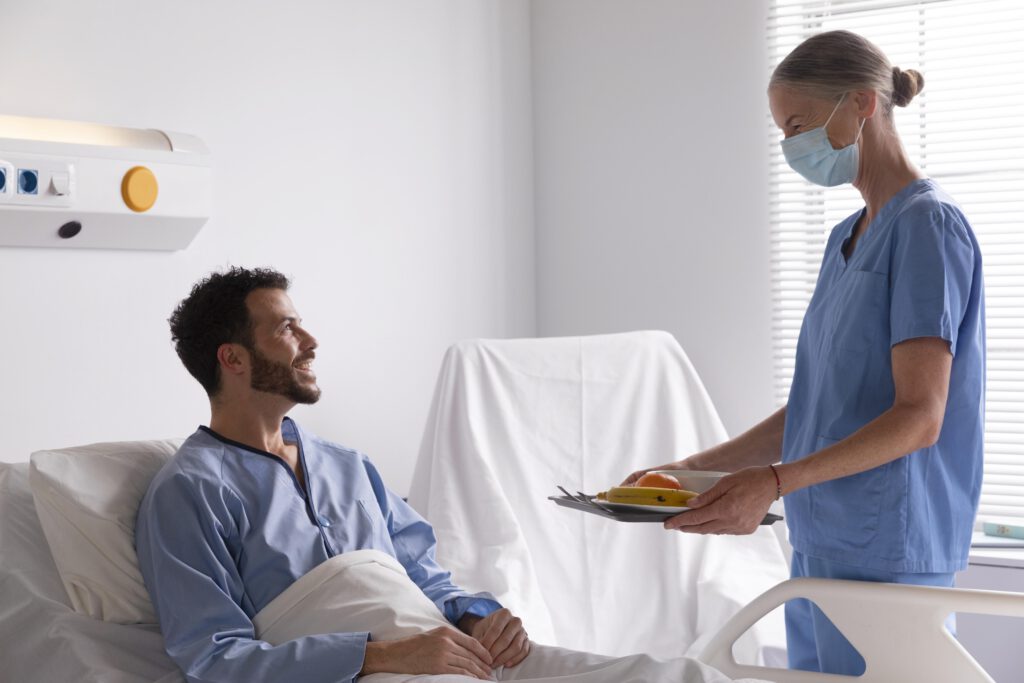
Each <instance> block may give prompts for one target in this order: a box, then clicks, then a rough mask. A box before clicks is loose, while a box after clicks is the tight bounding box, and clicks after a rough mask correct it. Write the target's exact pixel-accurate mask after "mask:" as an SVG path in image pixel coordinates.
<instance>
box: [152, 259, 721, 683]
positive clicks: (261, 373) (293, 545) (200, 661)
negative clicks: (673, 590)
mask: <svg viewBox="0 0 1024 683" xmlns="http://www.w3.org/2000/svg"><path fill="white" fill-rule="evenodd" d="M288 284H289V283H288V280H287V279H286V278H285V277H284V276H282V275H280V274H279V273H276V272H274V271H268V270H255V271H251V270H246V269H237V268H236V269H232V270H230V271H228V272H226V273H221V274H214V275H211V276H210V277H209V278H207V279H206V280H203V281H202V282H200V283H199V284H197V285H196V287H195V288H193V290H192V293H191V294H190V296H189V297H188V298H187V299H185V300H184V301H183V302H182V303H181V304H180V305H179V307H178V308H177V309H176V310H175V312H174V314H173V316H172V318H171V328H172V334H173V337H174V339H175V342H176V349H177V351H178V355H179V357H180V358H181V359H182V362H183V363H184V364H185V366H186V368H187V369H188V370H189V372H190V373H191V374H192V375H193V376H194V377H196V379H197V380H199V382H200V383H201V384H202V385H203V387H204V388H205V389H206V391H207V393H208V394H209V395H210V401H211V409H212V419H211V422H210V427H209V428H206V427H201V428H200V429H199V430H198V431H197V432H196V433H195V434H193V435H192V436H191V437H189V438H188V439H187V440H186V441H185V443H184V444H183V445H182V447H181V448H180V450H179V451H178V452H177V454H176V455H175V457H174V458H173V459H172V460H171V461H170V462H168V463H167V464H166V465H165V466H164V467H163V468H162V469H161V470H160V472H159V473H158V474H157V476H156V477H155V478H154V479H153V482H152V484H151V485H150V488H149V491H148V493H147V494H146V496H145V498H144V499H143V502H142V505H141V507H140V509H139V514H138V519H137V525H136V544H137V552H138V559H139V566H140V569H141V571H142V575H143V578H144V580H145V583H146V587H147V588H148V590H149V592H150V595H151V597H152V599H153V604H154V607H155V610H156V613H157V616H158V619H159V622H160V625H161V630H162V632H163V635H164V639H165V644H166V648H167V651H168V653H169V654H170V656H171V657H172V658H173V659H174V660H175V661H176V662H177V664H178V665H179V666H180V667H181V669H182V670H183V671H184V672H185V675H186V677H187V678H188V679H189V680H191V681H250V680H302V681H350V680H355V679H356V678H357V677H359V678H360V680H368V681H370V680H373V681H404V680H408V679H409V678H410V677H411V676H419V675H423V674H432V675H436V677H435V676H430V677H428V678H427V680H436V681H453V682H454V681H460V680H469V679H473V678H475V679H484V680H546V679H549V678H554V677H559V680H560V681H564V682H565V683H570V682H578V683H584V682H592V683H600V682H604V681H616V682H625V681H636V682H637V683H640V682H646V683H652V682H656V681H674V682H680V681H694V682H702V681H703V682H708V683H711V682H718V681H727V680H729V679H728V678H726V677H725V676H724V675H722V674H720V673H718V672H716V671H715V670H713V669H711V668H710V667H708V666H706V665H703V664H700V663H698V662H696V661H695V660H691V659H687V658H679V659H673V660H670V661H659V660H657V659H654V658H652V657H649V656H647V655H634V656H630V657H623V658H610V657H605V656H599V655H594V654H587V653H580V652H574V651H570V650H564V649H559V648H551V647H544V646H540V645H531V643H530V641H529V639H528V636H527V633H526V631H525V629H524V628H523V625H522V624H521V622H520V620H519V619H517V618H516V617H514V616H513V615H512V614H511V613H510V612H509V610H507V609H504V608H502V607H501V605H500V604H498V603H497V602H496V601H495V600H494V599H493V598H492V597H491V596H490V595H489V594H486V593H476V594H468V593H466V592H465V591H462V590H460V589H459V588H458V587H457V586H455V585H453V583H452V582H451V580H450V575H449V573H448V572H446V571H444V570H443V569H442V568H441V567H440V566H439V565H438V564H437V562H436V560H435V538H434V534H433V531H432V529H431V527H430V525H429V524H428V523H427V522H426V521H425V520H424V519H423V518H421V517H420V516H419V515H418V514H417V513H416V512H415V511H413V510H412V508H410V507H409V506H408V505H407V504H406V503H405V502H404V501H403V500H402V499H401V498H399V497H397V496H396V495H395V494H393V493H392V492H390V491H389V490H388V489H387V488H386V487H385V486H384V483H383V482H382V480H381V478H380V476H379V474H378V473H377V471H376V469H375V468H374V467H373V465H372V464H371V463H370V461H369V460H368V459H367V458H366V457H365V456H363V455H361V454H359V453H357V452H355V451H351V450H349V449H346V448H343V447H340V446H337V445H335V444H332V443H329V442H327V441H324V440H322V439H319V438H318V437H316V436H314V435H312V434H309V433H306V432H304V431H303V430H302V429H301V428H300V427H299V426H298V425H297V424H296V423H295V422H294V421H292V420H291V419H289V418H287V417H285V415H286V414H287V413H288V411H289V410H291V408H292V407H294V406H295V404H297V403H313V402H315V401H316V400H317V399H318V398H319V395H320V389H319V387H318V386H317V383H316V377H315V375H314V373H313V371H312V368H311V365H312V361H313V358H314V356H315V351H314V350H315V349H316V347H317V343H316V340H315V339H314V338H313V337H312V336H311V335H310V334H309V333H308V332H307V331H306V330H305V329H304V328H303V327H302V326H301V321H300V319H299V318H298V315H297V314H296V312H295V310H294V308H293V307H292V304H291V301H290V299H289V298H288V296H287V294H286V290H287V288H288ZM456 627H457V628H456ZM467 677H468V678H467ZM417 680H422V679H421V678H417Z"/></svg>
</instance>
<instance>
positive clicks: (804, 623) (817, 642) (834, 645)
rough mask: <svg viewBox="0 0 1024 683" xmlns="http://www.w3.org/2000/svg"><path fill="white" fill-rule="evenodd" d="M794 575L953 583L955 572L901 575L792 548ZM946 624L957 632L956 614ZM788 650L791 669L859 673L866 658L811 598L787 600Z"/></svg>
mask: <svg viewBox="0 0 1024 683" xmlns="http://www.w3.org/2000/svg"><path fill="white" fill-rule="evenodd" d="M791 573H792V576H793V578H798V577H803V576H813V577H817V578H822V579H853V580H856V581H877V582H882V583H904V584H912V585H917V586H942V587H946V588H950V587H952V586H953V577H954V574H952V573H950V574H917V573H913V574H901V573H897V572H886V571H880V570H877V569H864V568H863V567H854V566H853V565H848V564H840V563H838V562H830V561H828V560H820V559H818V558H816V557H808V556H806V555H804V554H802V553H798V552H796V551H795V550H794V551H793V566H792V572H791ZM946 626H947V627H948V628H949V630H950V631H951V632H954V633H955V621H954V615H950V618H949V620H948V621H947V622H946ZM786 649H787V650H788V653H789V668H790V669H802V670H804V671H817V672H820V673H831V674H846V675H849V676H860V675H861V674H863V673H864V658H863V657H861V656H860V653H859V652H857V650H855V649H854V647H853V646H852V645H850V643H849V641H848V640H846V638H845V637H844V636H843V634H842V633H840V632H839V630H838V629H837V628H836V627H835V626H833V625H832V622H831V621H829V618H828V617H826V616H825V614H824V613H823V612H822V611H821V610H820V609H818V607H817V606H816V605H815V604H814V603H812V602H811V601H810V600H805V599H799V600H790V601H789V602H787V603H786Z"/></svg>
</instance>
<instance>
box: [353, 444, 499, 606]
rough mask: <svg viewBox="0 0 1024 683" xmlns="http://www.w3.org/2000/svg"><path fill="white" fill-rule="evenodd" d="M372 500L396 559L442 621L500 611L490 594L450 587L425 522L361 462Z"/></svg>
mask: <svg viewBox="0 0 1024 683" xmlns="http://www.w3.org/2000/svg"><path fill="white" fill-rule="evenodd" d="M363 464H364V466H365V468H366V473H367V475H368V476H369V478H370V483H371V484H372V486H373V492H374V496H375V497H376V499H377V504H378V505H380V509H381V514H383V515H384V519H385V520H386V522H387V525H388V532H389V533H390V535H391V543H392V545H394V547H395V555H396V557H397V559H398V561H399V562H400V563H401V564H402V566H403V567H404V568H405V571H406V573H407V574H408V575H409V578H411V579H412V580H413V581H414V582H415V583H416V585H417V586H419V587H420V590H422V591H423V593H424V594H425V595H426V596H427V597H428V598H430V599H431V600H432V601H433V602H434V604H435V605H437V608H438V609H439V610H441V613H442V614H444V616H445V618H446V619H448V621H450V622H451V623H452V624H456V625H460V624H461V622H462V619H463V617H464V616H466V615H467V614H469V615H475V616H478V617H486V616H488V615H490V614H491V613H493V612H496V611H497V610H499V609H501V604H500V603H498V601H497V600H495V599H494V596H492V595H490V594H489V593H475V594H471V593H467V592H466V591H464V590H462V589H461V588H459V587H458V586H456V585H455V584H453V583H452V581H451V573H450V572H448V571H445V570H444V569H443V568H442V567H441V566H440V565H439V564H438V563H437V555H436V548H437V537H436V536H434V529H433V527H431V526H430V523H429V522H427V520H425V519H423V517H421V516H420V515H419V513H417V512H416V511H415V510H413V509H412V507H411V506H410V505H409V504H408V503H406V502H405V501H404V500H402V499H401V498H400V497H399V496H397V495H395V494H394V493H393V492H392V491H390V490H389V489H388V488H387V487H386V486H384V482H383V480H382V479H381V476H380V474H379V473H378V472H377V469H376V468H375V467H374V466H373V463H371V462H370V461H369V460H368V459H367V460H364V461H363Z"/></svg>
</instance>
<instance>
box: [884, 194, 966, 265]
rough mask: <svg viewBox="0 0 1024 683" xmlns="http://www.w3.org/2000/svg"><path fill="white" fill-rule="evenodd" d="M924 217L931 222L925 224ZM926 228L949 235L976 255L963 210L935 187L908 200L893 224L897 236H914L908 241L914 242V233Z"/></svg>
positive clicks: (927, 221)
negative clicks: (912, 239)
mask: <svg viewBox="0 0 1024 683" xmlns="http://www.w3.org/2000/svg"><path fill="white" fill-rule="evenodd" d="M923 216H927V217H928V218H927V220H922V217H923ZM922 226H927V227H930V228H932V229H934V230H935V231H936V232H937V233H942V232H949V233H951V234H952V235H954V236H955V237H956V238H957V239H958V240H959V241H960V242H961V243H962V244H963V246H965V247H967V248H968V249H970V250H972V251H973V249H974V244H973V240H971V238H970V235H969V232H970V230H971V228H970V223H968V221H967V217H966V216H965V215H964V213H963V210H962V209H961V208H960V205H959V204H957V203H956V202H955V201H954V200H953V199H952V198H950V197H949V195H947V194H946V193H945V192H944V191H942V190H941V189H939V188H936V187H931V188H929V189H928V190H927V191H924V192H919V193H917V194H915V195H914V196H912V197H910V198H908V199H907V201H906V203H904V205H903V206H902V207H901V208H900V211H899V212H898V213H897V214H896V216H895V218H894V220H893V232H894V233H895V234H896V235H897V236H900V235H901V233H910V234H908V235H907V237H910V238H913V236H914V235H913V231H916V230H920V229H921V227H922Z"/></svg>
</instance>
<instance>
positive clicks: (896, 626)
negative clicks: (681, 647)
mask: <svg viewBox="0 0 1024 683" xmlns="http://www.w3.org/2000/svg"><path fill="white" fill-rule="evenodd" d="M796 598H807V599H809V600H812V601H813V602H814V603H815V604H817V606H818V607H820V608H821V610H822V611H823V612H824V613H825V614H826V615H827V616H828V618H829V619H831V620H832V622H833V623H834V624H835V625H836V627H837V628H838V629H839V630H840V631H841V632H842V633H843V635H845V636H846V638H847V639H848V640H849V641H850V643H851V644H852V645H853V646H854V647H855V648H857V650H858V651H859V652H860V653H861V655H862V656H863V657H864V661H865V662H866V664H867V668H866V670H865V672H864V674H863V675H862V676H859V677H855V676H841V675H836V674H821V673H811V672H808V671H792V670H787V669H775V668H768V667H763V666H749V665H744V664H739V663H737V662H736V660H735V658H734V657H733V654H732V646H733V643H735V642H736V640H737V639H738V638H739V637H740V636H742V635H743V633H744V632H745V631H746V630H747V629H748V628H750V626H751V625H752V624H754V623H756V622H757V621H758V620H759V619H761V618H762V617H763V616H765V615H766V614H768V613H769V612H771V611H772V610H773V609H775V608H777V607H779V606H780V605H782V604H784V603H786V602H787V601H789V600H793V599H796ZM951 612H967V613H976V614H993V615H1000V616H1016V617H1024V594H1020V593H1004V592H999V591H983V590H968V589H963V588H933V587H929V586H906V585H898V584H892V583H868V582H864V581H839V580H833V579H813V578H801V579H790V580H789V581H784V582H782V583H780V584H779V585H777V586H775V587H774V588H772V589H770V590H768V591H766V592H765V593H763V594H762V595H760V596H759V597H757V598H756V599H755V600H754V601H753V602H751V603H750V604H748V605H747V606H745V607H744V608H742V609H741V610H740V611H739V612H737V613H736V614H735V615H734V616H733V617H732V619H730V620H729V621H728V622H726V624H725V625H724V626H723V627H722V628H721V629H720V630H719V632H718V633H717V634H716V635H715V636H714V637H713V638H712V640H711V641H710V642H709V643H708V645H707V647H705V649H704V651H703V652H702V653H701V655H700V657H699V659H700V660H701V661H703V662H705V663H707V664H710V665H711V666H713V667H715V668H717V669H719V670H720V671H721V672H722V673H724V674H726V675H727V676H730V677H732V678H742V677H749V678H759V679H764V680H769V681H775V683H833V682H835V683H841V682H844V681H845V682H847V683H848V682H849V681H858V682H859V683H896V682H901V683H902V682H911V681H951V682H952V681H955V682H956V683H994V682H993V679H992V678H991V677H990V676H989V675H988V674H987V673H985V670H984V669H982V668H981V665H979V664H978V662H976V661H975V660H974V658H973V657H971V655H970V654H969V653H968V652H967V650H965V649H964V647H963V646H962V645H961V644H960V643H959V642H957V640H956V638H955V637H953V635H952V634H950V632H949V631H948V630H947V629H946V626H945V620H946V617H948V616H949V614H950V613H951Z"/></svg>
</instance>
